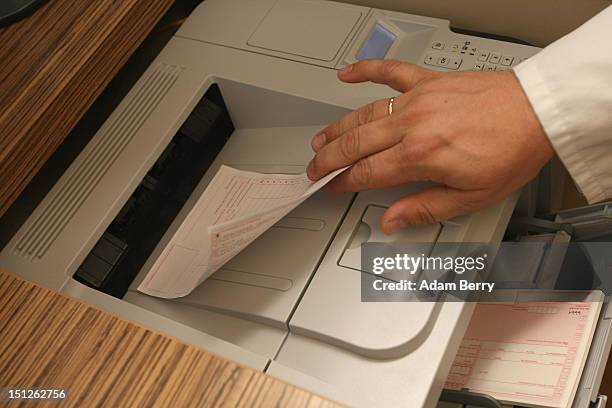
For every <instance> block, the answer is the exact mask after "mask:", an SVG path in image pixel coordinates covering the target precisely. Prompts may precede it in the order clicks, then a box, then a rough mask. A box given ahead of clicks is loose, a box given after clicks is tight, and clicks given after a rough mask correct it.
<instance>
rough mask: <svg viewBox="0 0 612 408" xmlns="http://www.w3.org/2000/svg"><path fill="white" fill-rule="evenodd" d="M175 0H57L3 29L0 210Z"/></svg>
mask: <svg viewBox="0 0 612 408" xmlns="http://www.w3.org/2000/svg"><path fill="white" fill-rule="evenodd" d="M171 3H172V0H147V1H142V0H50V1H49V2H48V3H47V4H46V5H45V6H43V7H42V8H41V9H39V10H38V11H36V12H35V13H34V14H33V15H32V16H30V17H28V18H27V19H25V20H23V21H20V22H18V23H16V24H13V25H11V26H9V27H6V28H4V29H0V216H1V215H2V214H3V213H4V212H5V211H6V210H7V208H8V207H9V206H10V204H11V203H12V202H13V201H14V199H15V198H16V197H17V196H18V194H19V193H20V192H21V191H22V190H23V188H24V187H25V186H26V185H27V183H28V182H29V181H30V180H31V179H32V177H33V176H34V175H35V174H36V172H37V171H38V170H39V169H40V167H41V166H42V165H43V164H44V162H45V161H46V160H47V159H48V158H49V156H50V155H51V154H52V153H53V152H54V151H55V149H56V148H57V147H58V146H59V144H60V143H61V142H62V141H63V139H64V137H66V135H67V134H68V133H69V132H70V130H71V129H72V128H73V127H74V125H75V124H76V123H77V122H78V120H79V119H80V118H81V116H82V115H83V114H84V113H85V112H86V111H87V109H88V108H89V107H90V106H91V104H92V103H93V101H94V100H95V99H96V98H97V96H98V95H99V94H100V93H101V92H102V90H103V89H104V87H105V86H106V85H107V84H108V82H109V81H110V80H111V79H112V78H113V76H114V75H115V74H116V73H117V72H118V70H119V69H120V68H121V67H122V66H123V64H124V63H125V62H126V61H127V59H128V57H129V56H130V55H131V54H132V52H133V51H134V50H135V49H136V48H137V46H138V45H139V44H140V43H141V42H142V40H143V39H144V38H145V37H146V35H147V34H148V33H149V31H150V30H151V29H152V27H153V26H154V25H155V23H156V22H157V21H158V20H159V19H160V18H161V16H162V15H163V14H164V12H165V11H166V10H167V8H168V7H169V6H170V4H171Z"/></svg>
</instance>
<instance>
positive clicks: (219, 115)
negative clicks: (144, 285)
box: [74, 84, 234, 298]
mask: <svg viewBox="0 0 612 408" xmlns="http://www.w3.org/2000/svg"><path fill="white" fill-rule="evenodd" d="M233 132H234V126H233V124H232V121H231V118H230V116H229V113H228V111H227V108H226V106H225V103H224V101H223V97H222V96H221V92H220V90H219V87H218V86H217V85H216V84H215V85H213V86H211V87H210V88H209V89H208V91H207V92H206V94H205V95H204V97H202V99H201V100H200V101H199V103H198V104H197V105H196V107H195V108H194V109H193V111H192V112H191V114H190V115H189V116H188V117H187V119H186V120H185V122H184V123H183V125H182V126H181V128H180V129H179V130H178V132H177V133H176V134H175V136H174V137H173V138H172V140H171V141H170V143H169V144H168V146H167V147H166V149H165V150H164V151H163V152H162V153H161V155H160V156H159V158H158V159H157V161H156V162H155V164H154V165H153V166H152V167H151V169H150V170H149V172H148V173H147V174H146V175H145V176H144V178H143V179H142V181H141V183H140V185H139V186H138V187H137V188H136V190H134V192H133V193H132V195H131V196H130V198H129V199H128V200H127V202H126V203H125V205H124V206H123V208H122V209H121V210H120V211H119V213H118V214H117V216H116V217H115V219H114V220H113V221H112V222H111V224H110V225H109V227H108V228H107V229H106V231H105V232H104V234H103V235H102V237H101V238H100V239H99V241H98V242H97V243H96V244H95V246H94V247H93V249H92V250H91V252H90V253H89V254H88V255H87V257H86V258H85V260H84V261H83V263H82V264H81V266H79V268H78V270H77V272H76V273H75V274H74V278H75V279H76V280H77V281H79V282H81V283H83V284H85V285H87V286H90V287H92V288H95V289H97V290H99V291H101V292H104V293H106V294H109V295H111V296H114V297H117V298H122V297H123V296H124V295H125V293H126V292H127V290H128V288H129V286H130V285H131V283H132V281H133V280H134V278H135V277H136V275H137V274H138V272H139V271H140V270H141V268H142V267H143V265H144V264H145V262H146V261H147V259H148V258H149V256H150V255H151V253H152V252H153V250H154V249H155V247H156V246H157V244H158V243H159V241H160V240H161V238H162V237H163V235H164V234H165V233H166V231H167V230H168V228H169V227H170V225H171V223H172V222H173V221H174V219H175V218H176V216H177V215H178V213H179V211H180V210H181V208H182V207H183V205H184V204H185V203H186V202H187V200H188V198H189V197H190V196H191V194H192V193H193V191H194V190H195V188H196V186H197V185H198V184H199V183H200V181H201V179H202V177H203V176H204V174H205V173H206V171H207V170H208V169H209V168H210V165H211V164H212V162H213V161H214V160H215V158H216V157H217V155H218V154H219V152H220V151H221V149H222V148H223V146H224V145H225V142H226V141H227V140H228V139H229V138H230V136H231V135H232V133H233Z"/></svg>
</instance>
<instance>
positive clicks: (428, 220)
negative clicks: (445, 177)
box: [381, 186, 484, 234]
mask: <svg viewBox="0 0 612 408" xmlns="http://www.w3.org/2000/svg"><path fill="white" fill-rule="evenodd" d="M481 197H482V191H479V190H474V191H464V190H457V189H454V188H450V187H446V186H440V187H433V188H430V189H427V190H424V191H421V192H419V193H415V194H411V195H409V196H406V197H404V198H402V199H400V200H398V201H396V202H395V203H393V205H392V206H391V207H390V208H389V209H388V210H387V211H386V212H385V214H384V215H383V218H382V220H381V226H382V230H383V232H384V233H385V234H392V233H394V232H396V231H397V230H399V229H403V228H407V227H409V226H411V225H423V224H433V223H436V222H439V221H445V220H448V219H450V218H454V217H457V216H459V215H463V214H467V213H470V212H473V211H475V210H477V209H479V208H477V206H476V205H475V203H479V202H482V201H484V200H481Z"/></svg>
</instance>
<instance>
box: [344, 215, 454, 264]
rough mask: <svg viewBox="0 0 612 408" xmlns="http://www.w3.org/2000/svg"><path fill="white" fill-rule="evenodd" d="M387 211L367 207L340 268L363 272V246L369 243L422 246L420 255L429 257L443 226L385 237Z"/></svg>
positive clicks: (420, 227) (427, 227)
mask: <svg viewBox="0 0 612 408" xmlns="http://www.w3.org/2000/svg"><path fill="white" fill-rule="evenodd" d="M386 210H387V208H386V207H379V206H372V205H371V206H367V207H366V209H365V212H364V214H363V216H362V217H361V220H359V222H358V223H357V224H356V225H355V227H354V230H353V235H352V236H351V239H350V241H349V243H348V244H347V246H346V249H345V250H344V251H343V252H342V257H341V258H340V261H339V262H338V265H339V266H345V267H347V268H351V269H355V270H358V271H359V270H361V271H363V268H362V265H361V245H362V244H365V243H368V242H388V243H389V244H394V243H397V244H399V245H403V244H410V243H413V244H421V245H418V250H419V254H417V256H418V255H420V254H421V253H423V254H425V255H429V253H430V252H431V249H432V248H433V246H434V244H435V243H436V241H437V240H438V236H439V235H440V231H441V230H442V226H441V225H440V224H439V223H437V224H432V225H423V226H418V227H412V228H409V229H406V230H403V231H398V232H397V233H396V234H393V235H392V236H389V235H385V234H384V233H383V232H382V231H381V229H380V220H381V219H382V216H383V214H384V213H385V211H386Z"/></svg>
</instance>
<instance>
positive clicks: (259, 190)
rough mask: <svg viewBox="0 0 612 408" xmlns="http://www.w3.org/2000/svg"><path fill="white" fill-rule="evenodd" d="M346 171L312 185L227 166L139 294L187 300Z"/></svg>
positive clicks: (299, 177)
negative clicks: (292, 212) (207, 280)
mask: <svg viewBox="0 0 612 408" xmlns="http://www.w3.org/2000/svg"><path fill="white" fill-rule="evenodd" d="M344 170H345V168H343V169H340V170H337V171H335V172H333V173H331V174H329V175H328V176H326V177H325V178H323V179H321V180H319V181H317V182H312V181H310V180H309V179H308V177H307V176H306V174H300V175H284V174H260V173H253V172H247V171H240V170H236V169H233V168H231V167H227V166H222V167H221V168H220V169H219V171H218V172H217V174H216V175H215V177H214V178H213V179H212V181H211V182H210V184H209V185H208V187H207V188H206V190H205V191H204V193H203V194H202V196H201V197H200V199H199V200H198V201H197V202H196V204H195V205H194V207H193V208H192V209H191V211H190V212H189V214H188V215H187V217H186V218H185V220H184V222H183V223H182V224H181V226H180V227H179V228H178V229H177V230H176V231H175V232H174V234H173V236H172V237H171V238H170V240H169V241H168V243H167V244H166V245H165V247H164V249H163V250H162V251H161V253H160V254H159V256H158V257H157V258H156V260H155V262H154V263H153V264H152V265H151V267H150V269H149V272H148V273H147V275H146V277H145V279H144V280H143V282H142V283H141V284H140V286H139V287H138V290H139V291H141V292H143V293H146V294H148V295H152V296H157V297H162V298H177V297H182V296H186V295H188V294H189V293H190V292H191V291H192V290H193V289H195V288H196V287H197V286H198V285H199V284H200V283H202V282H203V281H204V280H205V279H206V278H208V277H209V276H210V275H211V274H212V273H213V272H215V271H216V270H218V269H219V268H221V267H222V266H223V265H224V264H225V263H226V262H227V261H229V260H230V259H231V258H232V257H234V256H235V255H237V254H238V253H239V252H240V251H242V250H243V249H244V248H245V247H246V246H247V245H249V244H250V243H251V242H253V240H255V238H257V237H258V236H259V235H261V234H262V233H263V232H264V231H266V230H267V229H268V228H270V227H271V226H272V225H274V224H275V223H276V222H277V221H278V220H280V219H281V218H282V217H284V216H285V215H286V214H287V213H289V212H290V211H291V210H293V209H294V208H295V207H297V206H298V205H299V204H300V203H302V202H303V201H304V200H306V199H307V198H308V197H310V196H311V195H312V194H314V193H315V192H316V191H318V190H319V189H320V188H321V187H323V186H324V185H325V184H327V183H328V182H329V181H330V180H331V179H333V178H334V177H336V175H338V174H340V173H341V172H342V171H344Z"/></svg>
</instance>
